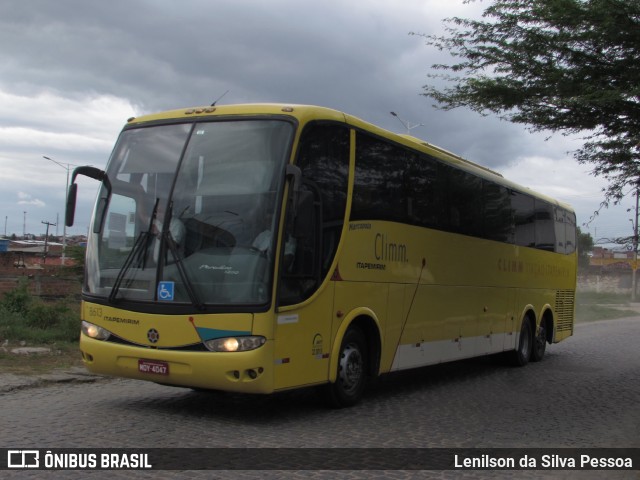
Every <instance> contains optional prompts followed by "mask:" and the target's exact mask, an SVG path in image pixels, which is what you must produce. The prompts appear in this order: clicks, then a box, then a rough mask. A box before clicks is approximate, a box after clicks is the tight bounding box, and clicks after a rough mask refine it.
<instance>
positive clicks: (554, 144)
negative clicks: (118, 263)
mask: <svg viewBox="0 0 640 480" xmlns="http://www.w3.org/2000/svg"><path fill="white" fill-rule="evenodd" d="M483 6H484V5H483V4H482V3H479V4H473V3H472V4H463V1H462V0H403V1H402V2H390V1H388V0H323V1H322V2H318V1H305V0H269V1H268V2H267V1H263V0H215V1H213V0H180V1H179V2H178V1H170V0H109V1H108V2H106V1H97V0H96V1H92V0H56V1H50V0H3V1H2V2H1V3H0V192H1V195H0V215H2V220H4V224H5V230H0V234H2V233H4V232H5V231H6V233H7V234H9V235H10V234H11V233H16V234H18V235H22V233H23V231H24V230H26V232H27V233H34V234H41V233H44V231H45V228H46V226H45V225H44V224H43V223H42V222H51V223H55V222H56V221H57V220H58V221H59V225H60V226H59V227H51V230H50V232H52V233H54V234H55V233H58V234H60V235H62V224H63V223H64V222H63V216H64V197H65V182H66V173H67V172H66V168H67V166H69V168H71V169H73V168H74V166H76V165H85V164H91V165H94V166H98V167H104V165H105V163H106V161H107V159H108V156H109V154H110V151H111V148H112V146H113V143H114V141H115V140H116V137H117V135H118V132H119V130H120V129H121V128H122V126H123V124H124V123H125V121H126V119H127V118H128V117H130V116H136V115H140V114H143V113H151V112H154V111H159V110H165V109H173V108H181V107H187V106H197V105H209V104H211V103H212V102H213V101H214V100H215V99H217V98H218V97H220V96H221V95H223V94H225V92H228V93H226V95H224V97H223V98H222V100H221V103H224V104H230V103H246V102H284V103H303V104H317V105H322V106H327V107H331V108H335V109H339V110H342V111H345V112H347V113H350V114H353V115H356V116H358V117H360V118H362V119H364V120H367V121H370V122H372V123H375V124H377V125H379V126H381V127H383V128H387V129H389V130H393V131H396V132H405V129H404V127H403V125H402V123H401V122H400V121H399V120H398V118H394V117H393V116H391V115H390V113H389V112H390V111H394V112H397V113H398V115H399V117H400V118H402V119H403V120H404V121H405V122H409V124H410V125H412V126H413V125H418V124H422V126H418V127H416V128H413V129H412V130H411V133H412V134H413V135H415V136H418V137H421V138H423V139H425V140H428V141H429V142H431V143H435V144H437V145H440V146H441V147H444V148H446V149H448V150H451V151H453V152H455V153H458V154H460V155H462V156H464V157H466V158H468V159H470V160H473V161H475V162H478V163H481V164H483V165H486V166H488V167H490V168H493V169H495V170H498V171H500V172H501V173H502V174H503V175H504V176H506V177H507V178H510V179H512V180H514V181H516V182H519V183H522V184H524V185H526V186H528V187H531V188H534V189H536V190H539V191H541V192H543V193H546V194H548V195H551V196H553V197H555V198H558V199H559V200H562V201H565V202H568V203H570V204H572V205H573V206H574V207H575V208H576V211H577V213H578V221H579V223H580V224H583V223H585V222H587V221H588V220H589V217H590V216H591V214H592V213H593V211H594V210H596V209H597V208H598V206H599V203H600V201H601V200H602V194H601V189H602V186H603V185H604V184H603V182H602V181H601V180H599V179H595V178H593V177H591V176H590V175H589V174H588V171H589V167H588V166H583V165H577V164H576V163H575V162H574V161H573V160H572V158H571V155H570V153H568V152H569V151H571V150H572V149H575V148H576V147H577V145H579V143H577V140H573V139H568V138H565V137H562V136H561V135H556V136H553V137H551V139H549V140H546V137H547V136H546V135H544V134H531V133H528V132H527V131H526V130H525V129H524V128H522V127H521V126H515V125H511V124H509V123H506V122H501V121H498V120H497V119H495V118H491V117H481V116H479V115H477V114H474V113H472V112H470V111H467V110H464V109H458V110H455V111H451V112H444V111H440V110H436V109H434V108H433V107H432V101H431V100H430V99H428V98H426V97H423V96H421V95H420V93H421V87H422V86H423V85H424V84H425V83H426V82H427V81H428V79H427V75H428V74H429V73H430V72H431V69H430V67H431V65H432V64H433V63H436V62H443V61H446V60H447V58H446V56H445V54H443V53H442V52H438V51H435V50H434V49H432V48H430V47H427V46H425V45H424V41H423V39H422V38H420V37H419V36H411V35H409V32H420V33H429V34H430V33H438V32H441V31H442V29H443V22H442V19H444V18H445V17H450V16H464V17H470V16H477V15H478V14H479V13H480V12H481V9H482V7H483ZM43 156H48V157H50V158H51V159H53V160H55V161H57V162H59V163H60V164H63V165H64V166H61V165H56V164H55V163H53V162H51V161H49V160H46V159H44V158H43ZM78 183H79V188H80V192H79V199H78V212H77V214H76V224H75V226H74V227H73V228H71V229H69V231H68V234H81V233H86V231H87V226H88V223H89V215H90V210H91V208H92V205H93V199H94V196H95V193H96V190H97V185H96V183H95V182H94V181H92V180H89V179H82V178H81V179H80V180H79V182H78ZM633 204H634V202H633V199H632V198H631V197H629V198H628V199H626V200H625V201H624V202H623V205H622V206H621V207H616V208H610V209H609V210H608V211H604V212H602V213H601V214H600V215H599V217H598V218H597V219H596V220H595V221H594V222H592V223H591V225H590V226H589V228H588V229H587V228H586V227H583V229H584V230H587V231H589V232H590V233H591V234H592V236H594V238H607V237H609V238H611V237H617V236H623V235H624V236H627V235H630V234H631V230H632V227H631V223H630V221H629V218H631V215H630V214H629V213H627V212H626V209H627V208H629V207H631V206H632V205H633ZM25 219H26V221H25Z"/></svg>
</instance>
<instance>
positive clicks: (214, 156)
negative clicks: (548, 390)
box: [67, 105, 576, 407]
mask: <svg viewBox="0 0 640 480" xmlns="http://www.w3.org/2000/svg"><path fill="white" fill-rule="evenodd" d="M78 175H86V176H89V177H92V178H95V179H97V180H99V181H100V182H102V186H101V188H100V191H99V193H98V197H97V200H96V204H95V209H94V214H93V218H92V223H91V227H90V232H89V238H88V246H87V254H86V267H85V268H86V272H85V280H84V286H83V294H82V295H83V297H82V310H81V315H82V333H81V337H80V349H81V352H82V357H83V360H84V364H85V365H86V367H87V368H88V369H89V370H90V371H92V372H96V373H100V374H107V375H113V376H119V377H128V378H134V379H140V380H150V381H154V382H158V383H161V384H167V385H176V386H184V387H191V388H196V389H212V390H224V391H234V392H247V393H262V394H268V393H272V392H277V391H282V390H286V389H292V388H298V387H307V386H314V385H315V386H321V388H322V389H324V391H325V392H326V394H327V397H328V399H329V400H330V402H331V403H332V404H333V405H334V406H337V407H343V406H350V405H353V404H355V403H357V402H358V401H359V400H360V399H361V397H362V395H363V392H364V389H365V386H366V383H367V380H368V379H370V378H371V377H375V376H378V375H381V374H385V373H388V372H393V371H398V370H403V369H409V368H415V367H421V366H425V365H432V364H437V363H441V362H448V361H453V360H458V359H463V358H469V357H476V356H481V355H489V354H496V353H502V354H504V355H505V356H508V357H510V359H511V360H512V362H513V363H515V364H517V365H524V364H526V363H527V362H528V361H529V360H532V361H538V360H541V359H542V357H543V355H544V353H545V348H546V344H547V343H555V342H559V341H561V340H563V339H565V338H567V337H568V336H570V335H571V334H572V333H573V325H574V298H575V285H576V219H575V214H574V212H573V211H572V210H571V208H570V207H569V206H568V205H563V204H561V203H558V202H557V201H554V200H552V199H550V198H547V197H545V196H542V195H539V194H536V193H534V192H532V191H531V190H529V189H527V188H524V187H521V186H519V185H516V184H514V183H511V182H509V181H507V180H505V179H504V178H503V177H502V176H501V175H499V174H498V173H495V172H493V171H491V170H489V169H487V168H483V167H481V166H479V165H476V164H474V163H472V162H469V161H467V160H465V159H463V158H461V157H459V156H456V155H454V154H452V153H449V152H447V151H445V150H443V149H441V148H438V147H436V146H434V145H431V144H429V143H427V142H424V141H422V140H419V139H416V138H413V137H409V136H406V135H397V134H394V133H391V132H388V131H385V130H383V129H381V128H378V127H375V126H373V125H371V124H369V123H366V122H364V121H362V120H360V119H358V118H355V117H353V116H350V115H347V114H345V113H341V112H338V111H335V110H331V109H327V108H321V107H315V106H302V105H228V106H211V107H202V108H189V109H183V110H175V111H169V112H164V113H159V114H155V115H147V116H143V117H140V118H131V119H129V121H128V122H127V124H126V125H125V127H124V129H123V130H122V132H121V135H120V137H119V139H118V141H117V143H116V145H115V148H114V150H113V152H112V155H111V157H110V160H109V163H108V165H107V168H106V171H102V170H99V169H97V168H94V167H79V168H77V169H76V170H75V171H74V174H73V182H72V185H71V187H70V191H69V202H68V205H67V224H68V225H72V224H73V216H74V211H75V201H76V200H75V199H76V195H77V184H76V183H75V179H76V177H77V176H78Z"/></svg>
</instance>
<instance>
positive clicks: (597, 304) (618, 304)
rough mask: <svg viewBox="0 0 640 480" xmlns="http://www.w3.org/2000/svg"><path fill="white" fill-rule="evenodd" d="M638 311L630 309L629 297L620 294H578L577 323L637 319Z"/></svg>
mask: <svg viewBox="0 0 640 480" xmlns="http://www.w3.org/2000/svg"><path fill="white" fill-rule="evenodd" d="M638 315H639V314H638V311H636V310H633V309H631V308H630V298H629V295H624V294H619V293H598V292H577V293H576V322H577V323H584V322H595V321H598V320H613V319H615V318H624V317H635V316H638Z"/></svg>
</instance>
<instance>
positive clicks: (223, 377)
mask: <svg viewBox="0 0 640 480" xmlns="http://www.w3.org/2000/svg"><path fill="white" fill-rule="evenodd" d="M80 351H81V353H82V360H83V362H84V365H85V366H86V368H87V369H88V370H89V371H90V372H92V373H97V374H101V375H110V376H115V377H124V378H133V379H138V380H147V381H152V382H156V383H161V384H167V385H175V386H182V387H189V388H202V389H209V390H222V391H229V392H243V393H272V392H273V341H272V340H268V341H267V342H266V343H265V344H264V345H262V346H261V347H260V348H257V349H255V350H251V351H248V352H233V353H226V352H185V351H172V350H160V349H150V348H142V347H135V346H128V345H120V344H117V343H111V342H106V341H102V340H95V339H92V338H89V337H87V336H86V335H84V334H82V335H81V336H80Z"/></svg>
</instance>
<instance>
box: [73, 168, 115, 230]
mask: <svg viewBox="0 0 640 480" xmlns="http://www.w3.org/2000/svg"><path fill="white" fill-rule="evenodd" d="M78 175H84V176H86V177H89V178H93V179H95V180H100V181H101V182H102V184H103V185H104V186H105V187H106V188H107V198H109V197H110V196H111V182H110V181H109V177H108V176H107V173H106V172H105V171H104V170H100V169H99V168H96V167H91V166H84V167H78V168H76V169H75V170H74V171H73V175H72V176H71V185H70V186H69V193H68V195H67V205H66V209H65V212H64V217H65V218H64V223H65V225H66V226H67V227H72V226H73V220H74V218H75V216H76V197H77V196H78V185H77V184H76V177H77V176H78Z"/></svg>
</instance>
